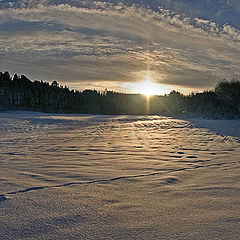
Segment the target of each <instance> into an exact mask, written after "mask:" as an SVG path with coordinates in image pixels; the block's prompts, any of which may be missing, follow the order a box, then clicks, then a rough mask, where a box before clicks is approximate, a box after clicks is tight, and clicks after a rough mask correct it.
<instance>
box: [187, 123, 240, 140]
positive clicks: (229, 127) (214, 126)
mask: <svg viewBox="0 0 240 240" xmlns="http://www.w3.org/2000/svg"><path fill="white" fill-rule="evenodd" d="M187 120H188V121H189V122H191V123H192V124H193V125H194V126H195V127H199V128H206V129H209V130H210V131H213V132H215V133H217V134H219V135H224V136H231V137H235V138H240V120H209V119H202V118H190V119H187Z"/></svg>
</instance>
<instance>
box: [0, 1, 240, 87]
mask: <svg viewBox="0 0 240 240" xmlns="http://www.w3.org/2000/svg"><path fill="white" fill-rule="evenodd" d="M7 2H9V1H2V2H0V6H1V7H0V9H1V10H0V56H1V57H0V66H1V68H2V69H0V70H5V69H8V70H9V71H12V72H13V71H17V72H20V73H26V74H28V75H29V76H30V77H32V78H38V79H39V78H43V79H46V80H53V79H56V80H58V81H60V82H61V83H63V84H67V85H70V86H74V87H78V88H80V89H81V88H85V87H88V86H95V87H96V88H97V87H98V86H99V87H100V88H102V87H105V86H106V87H107V86H110V87H112V88H113V89H119V87H120V86H121V85H122V83H124V82H134V81H138V80H141V79H140V78H141V72H142V71H147V70H149V71H151V72H152V73H153V75H152V76H153V77H154V79H155V81H156V82H158V83H160V84H168V85H172V86H177V87H179V88H186V89H188V90H191V89H192V90H196V89H203V88H210V87H212V86H214V85H215V83H216V82H217V81H218V80H220V79H223V78H232V77H237V76H239V73H240V60H239V54H240V32H239V30H238V28H236V27H233V26H232V25H229V24H223V25H221V24H220V23H218V22H215V21H213V20H211V19H202V18H200V17H189V16H184V15H181V14H179V13H176V12H173V11H169V10H166V6H167V5H166V4H165V5H164V4H163V6H162V7H159V6H158V7H157V8H155V9H153V7H151V8H148V9H146V8H145V7H141V6H137V5H136V4H135V5H131V4H129V3H127V2H125V3H124V4H123V3H110V2H93V1H81V3H79V1H78V3H77V4H76V2H75V1H15V2H14V1H12V3H11V4H8V3H7ZM66 2H67V3H66ZM153 2H154V1H149V4H150V3H151V4H153ZM165 2H166V1H165ZM135 3H137V1H135ZM130 5H131V6H130ZM183 5H184V3H183ZM179 6H180V5H179ZM169 8H170V7H169ZM172 8H173V9H175V10H176V6H175V5H174V6H172ZM179 9H180V7H179Z"/></svg>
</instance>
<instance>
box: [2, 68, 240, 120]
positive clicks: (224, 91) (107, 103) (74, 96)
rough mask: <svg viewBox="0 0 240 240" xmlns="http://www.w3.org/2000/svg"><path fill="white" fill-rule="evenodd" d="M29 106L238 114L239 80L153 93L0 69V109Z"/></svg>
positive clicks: (216, 115)
mask: <svg viewBox="0 0 240 240" xmlns="http://www.w3.org/2000/svg"><path fill="white" fill-rule="evenodd" d="M10 109H12V110H31V111H42V112H55V113H85V114H161V115H192V116H195V115H196V116H199V115H201V116H205V117H210V118H223V117H224V118H234V117H239V116H240V82H239V81H238V80H232V81H226V80H224V81H221V82H219V83H218V84H217V86H216V87H215V89H214V90H211V91H204V92H202V93H192V94H189V95H183V94H181V93H179V92H177V91H172V92H171V93H170V94H166V95H164V96H152V97H150V99H149V101H147V99H146V97H145V96H144V95H141V94H126V93H118V92H114V91H107V90H105V91H103V92H100V91H96V90H84V91H81V92H80V91H76V90H70V89H69V88H68V87H67V86H65V87H63V86H61V85H59V84H58V83H57V82H56V81H53V82H52V83H51V84H50V83H48V82H44V81H42V80H41V81H31V80H30V79H28V78H27V77H26V76H25V75H21V76H18V75H17V74H15V75H14V76H13V77H11V76H10V74H9V73H8V72H0V110H10Z"/></svg>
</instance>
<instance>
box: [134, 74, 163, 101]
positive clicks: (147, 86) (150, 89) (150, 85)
mask: <svg viewBox="0 0 240 240" xmlns="http://www.w3.org/2000/svg"><path fill="white" fill-rule="evenodd" d="M134 90H135V91H136V92H138V93H141V94H144V95H146V96H148V97H149V96H152V95H158V94H159V85H158V84H156V83H154V82H152V79H151V76H149V75H146V76H145V77H144V80H143V81H142V82H139V83H136V85H135V89H134Z"/></svg>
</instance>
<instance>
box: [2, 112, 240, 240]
mask: <svg viewBox="0 0 240 240" xmlns="http://www.w3.org/2000/svg"><path fill="white" fill-rule="evenodd" d="M0 135H1V138H0V167H1V176H0V204H6V203H9V204H10V202H11V201H13V199H14V196H16V197H21V198H22V197H23V198H27V194H36V192H38V190H41V191H42V192H48V196H51V194H52V192H54V191H57V189H60V188H63V187H66V188H68V189H69V190H68V191H70V192H71V191H72V189H71V190H70V188H73V189H74V188H76V187H77V186H78V185H79V187H81V185H84V184H86V185H87V184H94V183H96V184H104V185H105V186H106V189H107V188H108V187H107V184H109V183H113V182H115V183H117V182H118V181H124V184H123V186H125V188H126V189H127V188H128V187H130V186H131V184H136V183H135V182H138V181H139V180H140V179H142V180H141V181H143V182H141V183H138V185H136V186H135V185H134V189H136V188H139V187H140V186H142V188H144V189H145V191H146V189H148V191H149V194H150V195H151V194H153V193H154V194H153V199H155V198H156V195H155V193H156V192H158V191H160V190H159V187H161V186H165V185H166V186H167V185H171V186H172V185H176V184H184V185H183V186H184V187H182V188H184V189H185V188H186V186H187V185H185V184H187V180H186V182H185V177H183V176H182V175H181V174H183V175H184V174H189V171H190V172H191V171H194V172H195V171H199V172H197V173H200V172H203V171H206V172H208V171H210V170H211V169H217V170H216V172H219V171H220V172H221V171H222V172H223V171H230V173H229V176H231V177H232V176H234V179H237V177H238V178H239V175H238V176H236V173H235V170H236V169H238V170H239V156H240V155H239V153H240V144H239V142H238V141H236V139H234V138H231V137H227V136H221V135H217V134H215V133H214V132H211V131H209V130H207V129H201V128H197V127H194V126H193V125H192V124H191V123H190V122H189V121H187V120H180V119H174V118H168V117H160V116H95V115H58V114H55V115H54V114H42V113H31V112H7V113H0ZM211 171H212V170H211ZM233 172H234V174H233ZM211 173H212V172H211ZM184 176H185V175H184ZM196 176H198V178H199V175H198V174H196ZM200 176H201V174H200ZM210 176H212V174H211V175H210ZM207 178H208V177H207ZM143 179H145V180H143ZM187 179H188V178H187ZM220 179H221V177H220ZM204 181H205V180H204ZM228 181H229V180H228ZM211 184H212V183H211ZM176 186H177V185H176ZM195 187H196V188H194V189H193V190H192V191H191V194H192V193H193V192H194V191H197V192H199V191H200V190H199V189H206V185H204V186H203V185H197V186H196V185H195ZM208 187H209V186H208ZM217 187H219V186H217ZM81 188H82V187H81ZM163 189H164V188H163ZM179 189H181V185H179V188H177V187H174V190H169V192H168V194H167V196H168V197H169V196H170V195H171V194H173V195H174V194H175V197H172V196H171V197H170V199H172V198H173V199H175V198H176V196H180V195H181V194H184V191H183V192H181V191H180V192H179ZM217 189H218V188H216V186H215V185H214V188H212V189H210V190H209V189H208V190H209V191H210V192H211V193H212V194H215V192H216V191H217ZM165 190H166V189H165ZM165 190H164V191H165ZM84 191H86V190H84ZM95 191H96V190H95ZM97 191H98V190H97ZM104 191H105V190H104ZM111 191H112V194H113V195H114V194H116V192H115V193H114V191H113V190H111ZM111 191H109V192H108V193H105V195H109V194H110V195H111ZM119 191H120V190H118V192H119ZM223 191H224V188H223V189H222V190H221V189H220V190H219V192H220V193H222V192H223ZM236 191H238V192H237V194H239V193H240V191H239V189H238V190H236ZM34 192H35V193H34ZM49 192H51V193H49ZM143 192H144V191H143ZM38 194H41V193H38ZM74 194H76V192H74ZM88 194H90V193H89V192H85V195H84V196H85V197H86V196H87V195H88ZM128 194H129V193H128ZM128 194H126V195H127V196H128ZM134 194H136V193H134ZM169 194H170V195H169ZM196 194H197V193H196ZM217 194H219V193H217ZM24 196H25V197H24ZM55 196H58V197H60V196H59V195H58V194H56V195H55ZM80 196H82V195H81V193H79V197H80ZM82 197H83V196H82ZM98 197H99V196H98ZM53 198H54V197H52V199H53ZM64 198H65V199H67V197H66V196H65V197H64ZM99 198H100V197H99ZM102 198H103V195H101V199H102ZM128 198H129V199H130V200H128V204H127V205H126V204H125V205H124V206H122V205H121V204H120V205H119V206H118V207H120V208H121V211H125V210H126V209H131V206H132V205H131V204H133V202H131V201H132V200H131V196H130V197H129V196H128ZM54 201H55V200H54ZM66 201H67V200H66ZM69 201H70V200H69ZM71 201H72V200H71ZM105 201H107V202H105V203H107V204H110V205H111V206H112V204H118V203H119V202H118V201H119V200H116V199H115V200H111V197H107V199H106V200H105ZM154 201H155V200H154ZM154 201H153V202H154ZM185 201H186V199H185ZM151 202H152V201H151ZM38 204H40V203H38ZM139 204H140V205H141V203H139ZM158 204H159V203H158ZM158 204H156V205H158ZM137 205H138V204H137ZM150 205H151V204H150ZM134 206H135V207H136V200H135V202H134ZM144 206H145V205H144ZM174 206H175V205H174ZM90 208H92V206H91V207H90ZM143 208H144V207H143ZM154 208H155V207H154V206H152V211H153V213H152V214H154V211H156V210H154ZM88 210H89V209H88ZM88 210H86V211H88ZM127 211H128V210H127ZM148 211H150V210H149V209H148ZM236 211H239V208H238V209H237V210H236ZM63 212H64V210H63ZM58 213H59V214H60V213H61V214H62V212H61V211H58ZM238 213H239V214H240V212H238ZM5 214H6V215H7V216H8V217H9V216H10V215H11V214H9V212H5ZM18 214H19V215H21V214H20V213H18ZM61 214H60V215H61ZM19 215H18V216H19ZM23 215H24V214H23ZM146 216H149V212H148V214H146ZM224 216H225V215H224ZM108 217H109V216H108ZM155 217H156V216H155ZM167 217H168V216H166V218H167ZM70 218H71V219H70V220H69V219H68V220H64V221H70V224H71V223H73V222H74V221H75V220H74V217H73V215H71V217H70ZM143 218H144V217H143ZM47 219H49V218H47ZM60 219H61V217H59V221H61V220H60ZM62 219H63V218H62ZM232 219H233V222H232V223H233V224H235V225H236V224H237V226H239V221H237V220H236V218H232ZM9 221H10V220H9ZM54 221H55V220H54ZM78 221H80V219H77V220H76V222H78ZM96 221H97V220H96ZM109 221H110V222H111V220H109ZM109 221H108V224H109ZM126 221H127V220H126ZM149 221H150V222H151V221H152V224H153V223H154V221H156V219H155V220H154V221H153V220H149ZM40 222H41V221H40ZM228 223H229V222H228ZM32 224H33V223H32ZM52 224H53V225H54V224H55V225H58V224H60V223H58V222H57V223H56V222H53V223H52ZM10 225H11V224H10ZM33 225H34V224H33ZM176 225H177V224H176ZM1 227H2V231H3V234H6V232H7V231H10V233H11V234H13V236H14V231H15V232H16V230H14V227H13V228H11V229H10V230H7V228H6V225H4V224H3V225H2V226H1V224H0V228H1ZM36 227H37V226H36V225H35V230H36ZM151 227H153V228H154V229H155V228H156V226H155V227H154V224H153V225H151ZM23 228H24V227H19V229H23ZM122 228H123V226H121V231H123V229H122ZM19 229H18V231H20V230H19ZM33 229H34V227H33ZM133 229H135V230H136V225H134V224H133ZM234 229H235V228H234ZM155 230H156V229H155ZM155 230H154V231H153V230H149V226H148V228H147V229H146V231H148V232H149V231H150V233H148V234H149V235H148V234H147V235H146V236H149V237H150V236H151V239H157V238H156V236H160V235H154V234H155ZM21 231H22V230H21ZM21 231H20V232H21ZM39 231H40V230H39ZM68 231H69V230H68ZM85 231H86V228H85V229H81V234H83V233H84V234H83V235H81V236H82V237H83V236H85V237H83V238H81V239H84V238H85V239H87V238H89V239H98V238H95V237H96V234H99V232H96V233H95V234H93V237H90V236H91V235H87V234H86V232H85ZM96 231H97V230H96ZM117 231H118V232H119V231H120V230H119V229H118V230H117ZM141 231H142V230H141ZM159 231H160V230H159ZM235 231H236V230H235ZM73 232H74V234H75V233H76V230H73ZM123 232H124V231H123ZM123 232H121V234H122V235H121V234H120V233H119V239H130V238H131V239H137V238H135V237H136V236H138V235H136V234H137V233H136V232H135V233H132V234H133V235H131V237H130V238H128V237H126V238H123V236H125V235H124V233H123ZM163 232H164V231H163ZM163 232H161V234H163ZM0 233H1V230H0ZM11 234H10V235H11ZM21 234H22V235H21ZM21 234H20V235H19V233H18V234H17V235H16V236H22V237H29V231H27V230H26V233H24V232H23V233H21ZM41 234H45V233H42V232H41ZM41 234H40V235H39V234H38V233H36V234H35V235H34V236H35V237H36V236H38V237H39V238H40V237H41V236H42V235H41ZM46 234H47V233H46ZM101 234H102V238H101V239H118V237H116V236H117V235H114V234H113V235H112V238H111V237H109V236H108V237H109V238H105V237H106V235H104V234H103V233H101ZM159 234H160V233H159ZM164 234H165V233H164ZM164 234H163V235H164ZM163 235H162V236H163ZM56 236H57V235H56ZM121 236H122V237H121ZM133 236H135V237H133ZM144 236H145V235H144ZM153 236H155V238H152V237H153ZM164 236H165V235H164ZM169 236H171V235H169ZM213 236H214V235H213ZM233 236H235V235H233ZM140 238H141V237H138V239H140ZM4 239H5V238H4ZM6 239H7V238H6ZM9 239H13V238H9ZM49 239H50V238H49ZM74 239H78V238H77V237H74ZM99 239H100V238H99ZM142 239H144V238H142ZM148 239H149V238H148ZM159 239H168V238H167V237H166V238H159ZM169 239H171V237H170V238H169ZM174 239H178V238H174ZM179 239H194V238H179ZM199 239H200V238H199ZM209 239H221V238H214V237H212V238H209ZM232 239H234V238H232Z"/></svg>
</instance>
